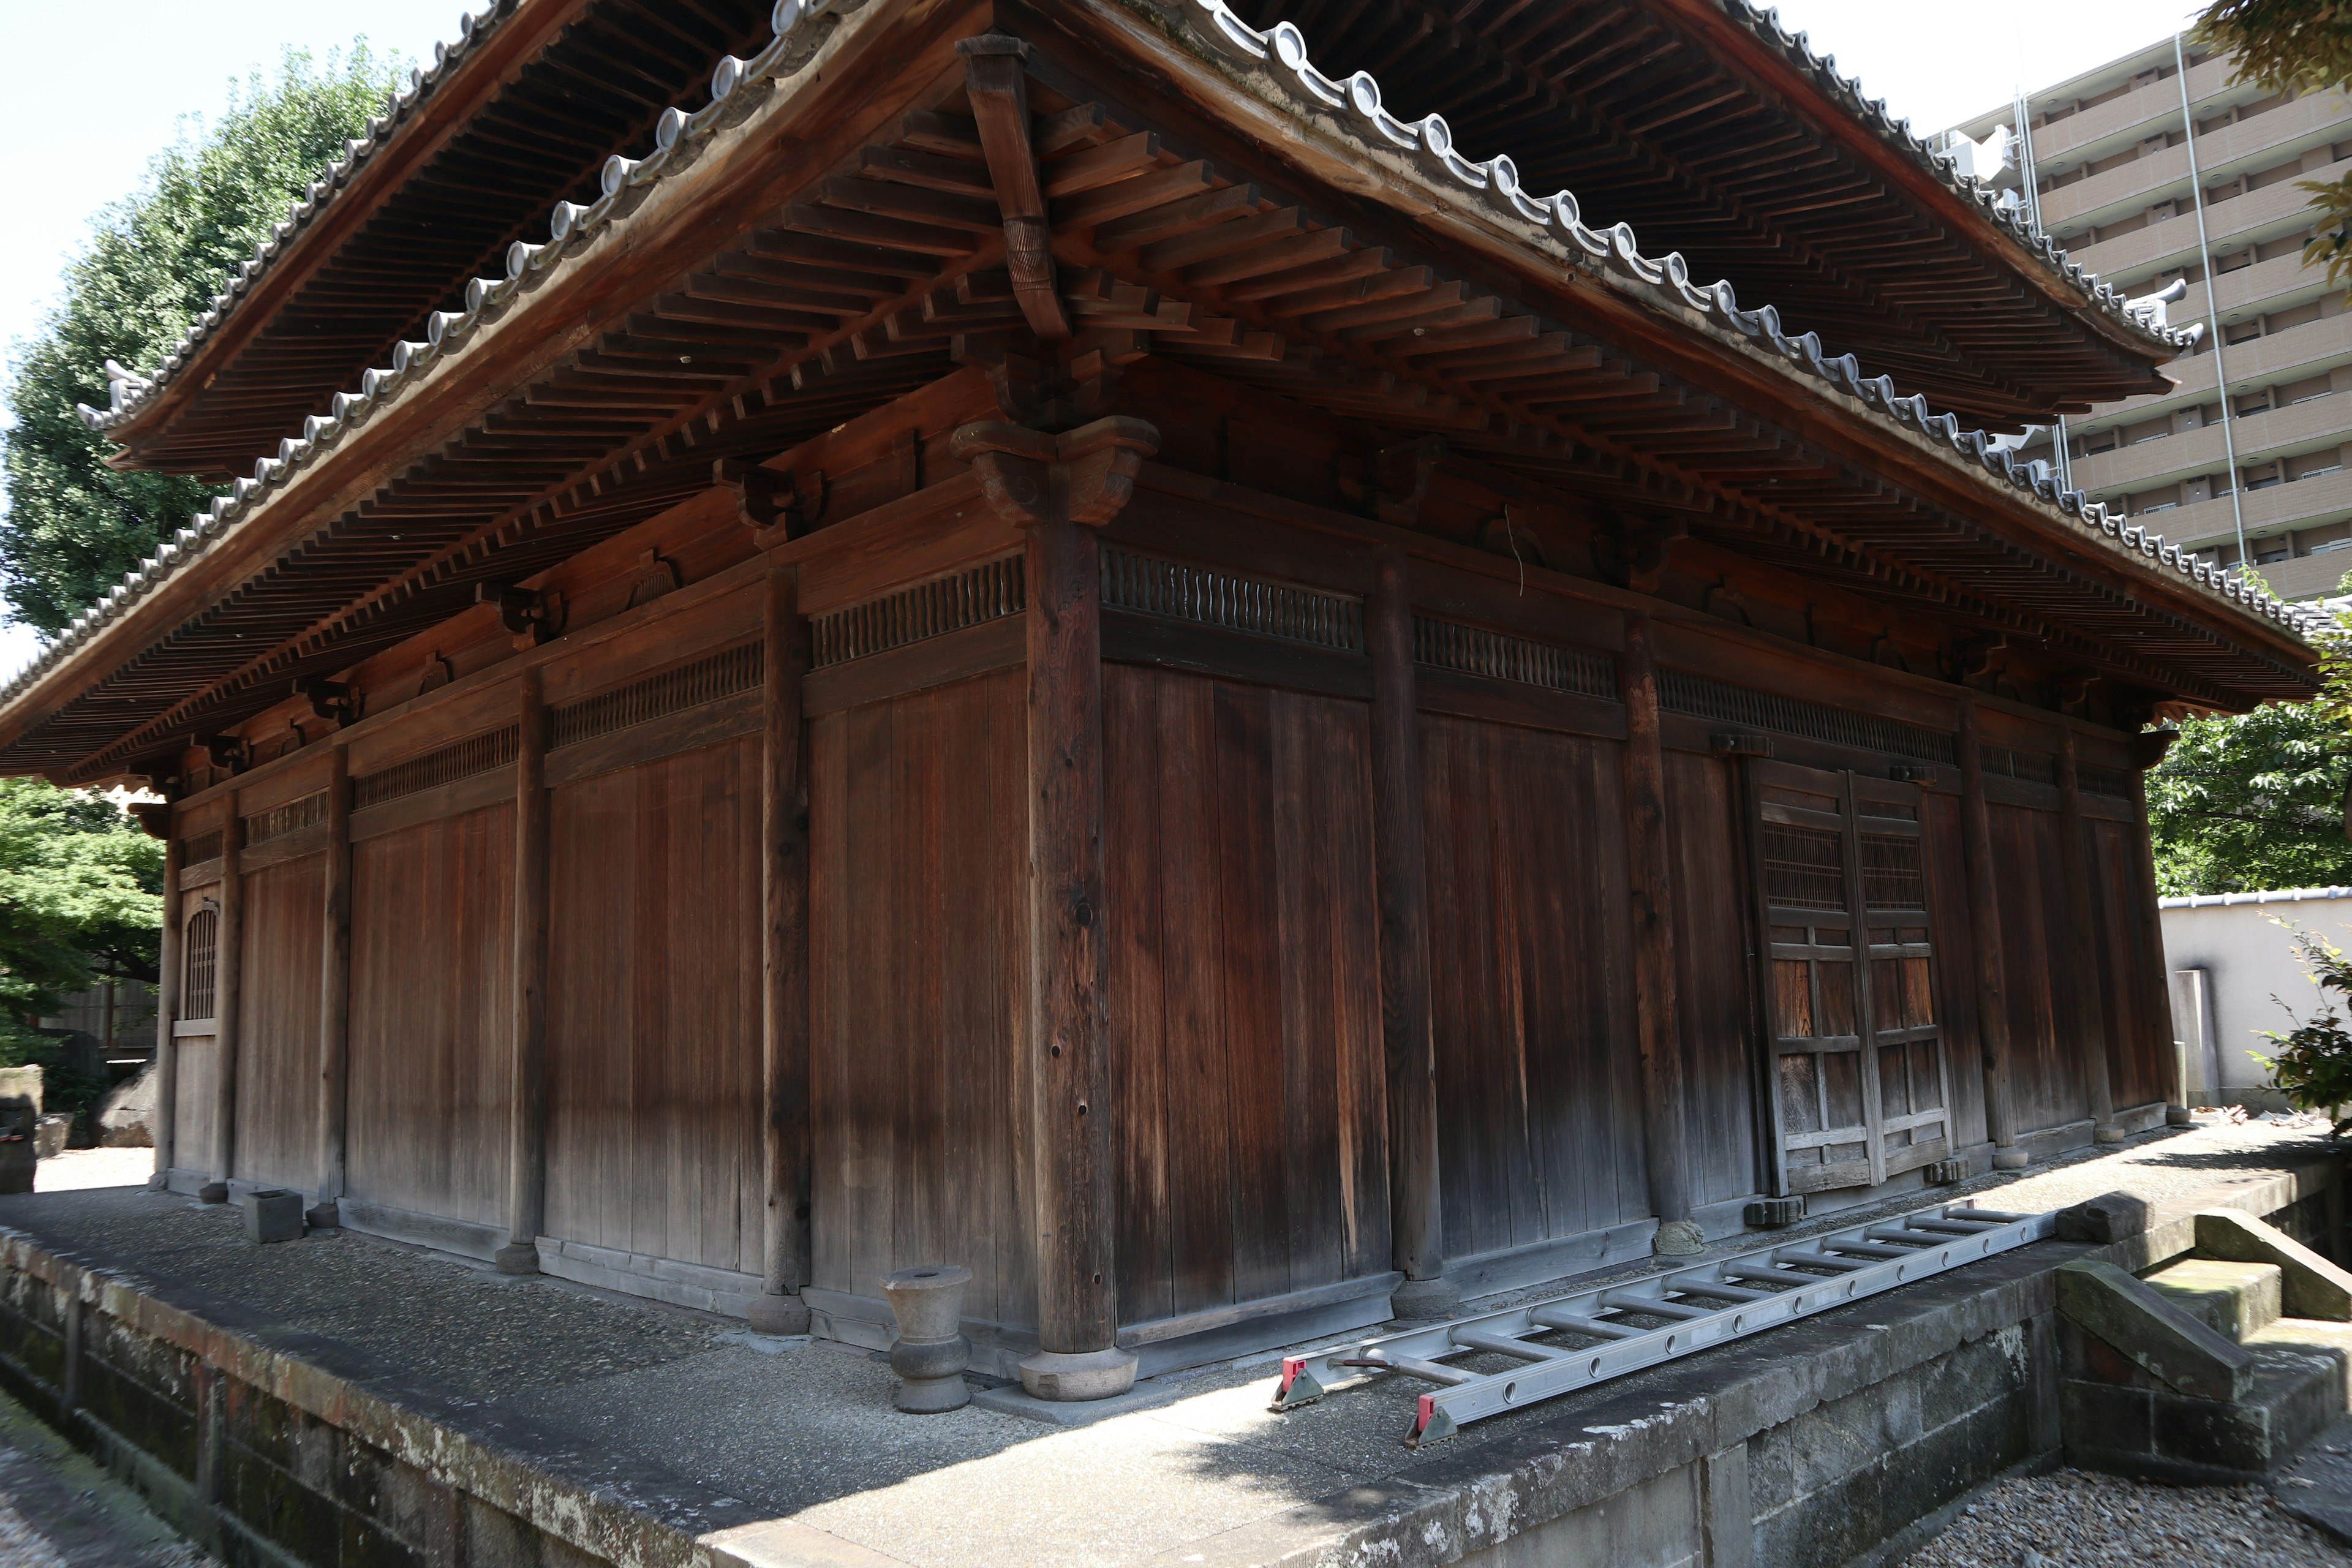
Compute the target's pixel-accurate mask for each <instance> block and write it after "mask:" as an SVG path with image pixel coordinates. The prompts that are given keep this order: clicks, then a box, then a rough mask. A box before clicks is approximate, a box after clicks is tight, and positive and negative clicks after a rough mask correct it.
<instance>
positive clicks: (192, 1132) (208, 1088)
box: [172, 1035, 220, 1179]
mask: <svg viewBox="0 0 2352 1568" xmlns="http://www.w3.org/2000/svg"><path fill="white" fill-rule="evenodd" d="M177 1043H178V1047H179V1053H180V1066H179V1073H178V1077H177V1079H176V1081H175V1082H174V1084H173V1102H174V1106H175V1109H174V1110H173V1124H172V1168H173V1170H175V1171H195V1172H199V1173H205V1174H206V1176H207V1179H209V1173H210V1172H211V1171H212V1168H213V1161H214V1159H215V1156H216V1155H217V1153H218V1152H219V1140H218V1139H216V1138H215V1137H214V1135H213V1122H214V1119H215V1117H216V1116H217V1115H218V1114H219V1112H218V1110H216V1106H217V1104H218V1101H219V1084H220V1038H219V1037H218V1036H215V1035H183V1036H181V1037H179V1040H178V1042H177Z"/></svg>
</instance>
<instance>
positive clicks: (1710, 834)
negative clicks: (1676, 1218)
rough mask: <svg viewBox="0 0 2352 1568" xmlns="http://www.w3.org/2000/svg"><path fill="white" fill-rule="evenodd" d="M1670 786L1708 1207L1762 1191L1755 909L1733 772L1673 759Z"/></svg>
mask: <svg viewBox="0 0 2352 1568" xmlns="http://www.w3.org/2000/svg"><path fill="white" fill-rule="evenodd" d="M1665 777H1666V820H1667V823H1668V832H1667V838H1668V842H1669V843H1670V844H1671V845H1672V846H1673V849H1674V877H1675V881H1674V910H1675V970H1676V980H1677V984H1678V985H1679V987H1680V990H1681V1009H1680V1012H1681V1021H1682V1039H1683V1081H1684V1083H1685V1086H1686V1092H1687V1093H1688V1095H1689V1107H1688V1122H1687V1127H1688V1137H1689V1141H1690V1143H1689V1147H1690V1162H1691V1172H1690V1190H1691V1200H1692V1202H1694V1203H1696V1204H1710V1203H1717V1202H1719V1201H1721V1200H1723V1199H1726V1198H1735V1197H1740V1196H1743V1195H1745V1194H1748V1193H1752V1192H1755V1191H1757V1190H1758V1177H1759V1165H1758V1161H1757V1155H1756V1114H1755V1112H1756V1092H1757V1091H1756V1082H1757V1078H1756V1074H1757V1066H1756V1046H1755V1042H1756V1026H1757V1012H1756V1000H1755V997H1754V995H1753V994H1752V991H1753V980H1752V976H1753V974H1754V973H1755V970H1754V965H1753V964H1752V963H1749V961H1748V952H1749V951H1750V948H1749V944H1750V943H1751V942H1753V941H1754V937H1753V936H1752V934H1751V932H1750V931H1749V926H1750V924H1751V921H1750V919H1749V917H1748V910H1749V908H1750V907H1751V906H1752V905H1753V903H1754V900H1753V898H1752V897H1751V896H1750V895H1749V894H1748V889H1747V884H1748V868H1747V849H1746V841H1745V839H1744V837H1743V836H1742V830H1741V827H1740V812H1741V809H1742V806H1741V803H1740V795H1739V783H1738V776H1737V774H1736V773H1734V771H1733V765H1732V764H1730V763H1726V762H1724V761H1722V760H1720V759H1717V758H1715V757H1696V756H1692V755H1690V754H1688V753H1686V752H1667V753H1666V755H1665Z"/></svg>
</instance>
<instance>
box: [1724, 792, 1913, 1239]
mask: <svg viewBox="0 0 2352 1568" xmlns="http://www.w3.org/2000/svg"><path fill="white" fill-rule="evenodd" d="M1746 766H1747V768H1748V814H1749V824H1748V826H1749V828H1750V842H1751V847H1752V855H1753V861H1752V864H1753V868H1754V877H1753V885H1754V887H1755V889H1756V897H1757V900H1758V904H1759V910H1758V914H1759V924H1760V928H1761V930H1762V932H1763V935H1764V938H1765V941H1764V942H1763V943H1762V945H1761V953H1762V968H1763V971H1764V973H1762V975H1761V976H1760V979H1761V982H1762V984H1761V990H1762V994H1763V996H1764V998H1765V1012H1766V1015H1767V1017H1766V1026H1767V1047H1768V1048H1767V1051H1766V1053H1765V1068H1766V1073H1765V1076H1766V1079H1767V1081H1766V1083H1765V1085H1764V1100H1765V1103H1766V1105H1767V1106H1768V1108H1769V1110H1768V1121H1769V1134H1770V1136H1769V1142H1768V1144H1767V1147H1769V1148H1770V1149H1772V1150H1774V1151H1776V1157H1775V1160H1774V1169H1773V1176H1774V1184H1775V1187H1776V1190H1778V1191H1780V1192H1781V1193H1814V1192H1823V1191H1827V1190H1830V1189H1832V1188H1837V1187H1856V1186H1865V1185H1873V1184H1877V1183H1879V1182H1883V1181H1885V1180H1886V1179H1887V1178H1888V1177H1889V1176H1893V1175H1897V1174H1899V1173H1903V1172H1905V1171H1909V1170H1915V1169H1916V1168H1917V1167H1919V1166H1921V1165H1925V1164H1927V1163H1930V1162H1931V1161H1936V1160H1940V1159H1943V1158H1945V1157H1946V1155H1948V1153H1949V1152H1950V1151H1951V1145H1952V1123H1951V1104H1952V1096H1951V1083H1950V1069H1949V1067H1948V1063H1947V1061H1946V1053H1945V1043H1944V1028H1943V1025H1942V1023H1941V1021H1940V1019H1939V1016H1938V1013H1937V1005H1936V973H1935V964H1936V942H1935V928H1934V922H1933V920H1932V918H1931V916H1930V914H1929V909H1930V900H1929V898H1928V892H1927V877H1928V857H1927V841H1926V836H1925V834H1924V831H1923V828H1922V823H1921V815H1920V790H1919V787H1918V786H1917V785H1916V784H1905V783H1898V782H1894V781H1890V780H1885V779H1876V778H1869V777H1865V776H1864V775H1863V774H1860V773H1823V772H1820V771H1817V770H1814V769H1811V768H1801V767H1795V766H1791V765H1790V764H1788V763H1772V762H1766V761H1763V760H1762V759H1758V758H1751V759H1749V760H1748V762H1747V763H1746Z"/></svg>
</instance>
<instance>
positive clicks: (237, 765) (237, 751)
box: [196, 735, 247, 773]
mask: <svg viewBox="0 0 2352 1568" xmlns="http://www.w3.org/2000/svg"><path fill="white" fill-rule="evenodd" d="M196 744H198V745H200V746H202V747H203V748H204V749H205V756H207V757H209V758H211V759H212V764H213V766H215V767H216V768H226V769H227V770H228V771H229V772H231V773H242V772H244V771H245V767H246V762H247V752H246V749H245V739H244V737H243V736H240V735H206V736H205V737H203V738H202V739H201V740H199V741H198V742H196Z"/></svg>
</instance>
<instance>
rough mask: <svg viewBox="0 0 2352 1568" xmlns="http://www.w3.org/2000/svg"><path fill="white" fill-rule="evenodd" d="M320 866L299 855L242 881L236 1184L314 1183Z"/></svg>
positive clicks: (317, 859)
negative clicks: (297, 857) (242, 981)
mask: <svg viewBox="0 0 2352 1568" xmlns="http://www.w3.org/2000/svg"><path fill="white" fill-rule="evenodd" d="M325 868H326V857H325V856H323V855H305V856H303V857H302V858H300V859H299V860H289V861H286V862H284V863H283V864H280V865H277V866H271V867H268V868H264V869H262V870H259V871H254V872H250V873H248V874H247V876H246V879H245V942H244V949H243V959H242V965H241V966H242V968H243V970H244V979H245V986H244V990H243V992H242V993H241V994H240V997H239V1000H238V1004H237V1007H238V1012H237V1037H238V1038H237V1068H236V1152H235V1155H234V1158H235V1160H236V1172H235V1174H236V1176H237V1177H238V1178H239V1179H241V1180H244V1181H248V1182H265V1183H269V1184H275V1185H279V1186H289V1187H299V1188H303V1189H305V1190H310V1189H315V1188H316V1187H317V1185H318V1182H319V946H320V937H321V935H322V932H323V927H322V926H321V923H320V921H321V915H320V908H321V903H322V900H323V899H324V897H325V890H326V878H325Z"/></svg>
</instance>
